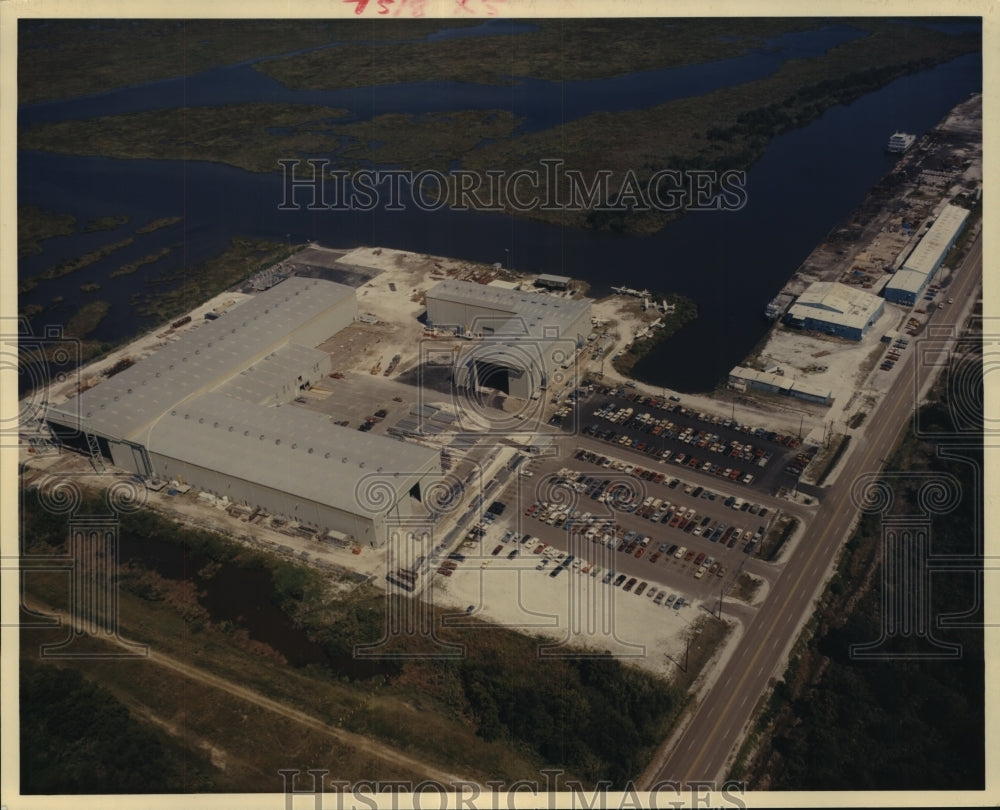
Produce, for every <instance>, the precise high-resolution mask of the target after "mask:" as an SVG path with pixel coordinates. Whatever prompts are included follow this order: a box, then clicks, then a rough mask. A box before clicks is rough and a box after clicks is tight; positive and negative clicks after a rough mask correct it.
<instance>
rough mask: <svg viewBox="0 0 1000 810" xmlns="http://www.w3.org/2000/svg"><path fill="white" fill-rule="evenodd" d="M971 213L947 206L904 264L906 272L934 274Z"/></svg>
mask: <svg viewBox="0 0 1000 810" xmlns="http://www.w3.org/2000/svg"><path fill="white" fill-rule="evenodd" d="M968 216H969V212H968V211H967V210H966V209H965V208H961V207H960V206H957V205H946V206H945V207H944V209H943V210H942V211H941V214H940V215H939V216H938V218H937V219H936V220H935V221H934V224H933V225H931V229H930V230H929V231H927V233H925V234H924V236H923V238H922V239H921V240H920V243H919V244H918V245H917V246H916V247H915V248H914V249H913V252H912V253H911V254H910V255H909V257H907V259H906V261H905V262H903V269H904V270H915V271H917V272H918V273H923V274H924V275H928V274H930V273H933V272H934V271H935V270H936V269H937V266H938V264H940V262H941V260H942V259H944V257H945V254H946V253H947V251H948V249H949V246H950V244H951V240H952V239H954V238H955V235H956V234H957V233H958V232H959V231H960V230H961V229H962V226H963V225H964V224H965V220H966V219H967V218H968Z"/></svg>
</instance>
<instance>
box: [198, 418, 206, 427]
mask: <svg viewBox="0 0 1000 810" xmlns="http://www.w3.org/2000/svg"><path fill="white" fill-rule="evenodd" d="M198 424H199V425H204V424H205V417H204V416H199V417H198Z"/></svg>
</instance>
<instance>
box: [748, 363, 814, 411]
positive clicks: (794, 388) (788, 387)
mask: <svg viewBox="0 0 1000 810" xmlns="http://www.w3.org/2000/svg"><path fill="white" fill-rule="evenodd" d="M729 387H730V388H734V389H736V390H738V391H743V390H746V389H747V388H755V389H757V390H758V391H766V392H768V393H769V394H784V395H785V396H789V397H795V398H796V399H804V400H806V401H807V402H817V403H819V404H820V405H830V404H831V403H832V402H833V391H831V390H830V389H829V388H826V387H823V386H819V385H816V384H815V383H812V382H809V381H808V380H798V379H795V378H793V377H786V376H784V375H783V374H775V373H774V372H772V371H758V370H757V369H754V368H745V367H743V366H736V367H735V368H734V369H733V370H732V371H730V372H729Z"/></svg>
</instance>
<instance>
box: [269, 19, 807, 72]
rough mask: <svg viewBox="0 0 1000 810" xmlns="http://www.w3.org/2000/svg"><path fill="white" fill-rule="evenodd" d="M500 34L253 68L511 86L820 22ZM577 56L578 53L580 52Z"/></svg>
mask: <svg viewBox="0 0 1000 810" xmlns="http://www.w3.org/2000/svg"><path fill="white" fill-rule="evenodd" d="M532 24H534V25H537V26H538V30H536V31H529V32H522V33H518V34H509V35H505V36H493V37H482V38H474V39H461V38H459V39H450V40H442V41H438V42H417V43H396V44H393V45H392V46H391V47H371V46H368V45H352V46H347V47H343V48H337V49H336V50H324V51H314V52H312V53H307V54H301V55H296V56H289V57H285V58H283V59H275V60H271V61H268V62H263V63H261V64H259V65H256V66H255V67H256V69H257V70H260V71H262V72H264V73H266V74H267V75H269V76H271V77H273V78H275V79H277V80H278V81H280V82H281V83H282V84H284V85H286V86H288V87H293V88H296V89H328V88H336V87H360V86H367V85H380V84H403V83H410V82H424V81H456V82H471V83H475V84H516V83H517V82H518V81H519V79H520V78H522V77H524V78H533V79H545V80H548V81H575V80H582V79H601V78H608V77H611V76H620V75H624V74H626V73H633V72H636V71H643V70H654V69H656V68H666V67H678V66H680V65H689V64H695V63H698V62H708V61H712V60H717V59H725V58H727V57H732V56H737V55H739V54H741V53H744V52H746V50H747V49H748V48H750V47H761V46H763V38H764V37H768V36H774V35H776V34H780V33H784V32H787V31H795V30H805V29H810V28H819V27H822V26H823V25H826V22H825V21H823V20H819V19H787V18H786V19H743V18H730V19H725V18H715V19H691V18H689V19H649V20H644V21H643V22H642V23H641V24H637V23H636V21H635V20H631V19H562V20H537V21H532ZM582 54H585V55H586V56H585V58H581V55H582Z"/></svg>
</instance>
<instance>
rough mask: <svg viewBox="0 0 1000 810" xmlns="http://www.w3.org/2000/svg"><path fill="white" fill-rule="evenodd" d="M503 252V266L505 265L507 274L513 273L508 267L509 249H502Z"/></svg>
mask: <svg viewBox="0 0 1000 810" xmlns="http://www.w3.org/2000/svg"><path fill="white" fill-rule="evenodd" d="M503 252H504V265H506V269H507V271H508V272H510V273H513V272H514V271H513V269H512V268H511V266H510V248H504V249H503Z"/></svg>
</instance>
